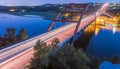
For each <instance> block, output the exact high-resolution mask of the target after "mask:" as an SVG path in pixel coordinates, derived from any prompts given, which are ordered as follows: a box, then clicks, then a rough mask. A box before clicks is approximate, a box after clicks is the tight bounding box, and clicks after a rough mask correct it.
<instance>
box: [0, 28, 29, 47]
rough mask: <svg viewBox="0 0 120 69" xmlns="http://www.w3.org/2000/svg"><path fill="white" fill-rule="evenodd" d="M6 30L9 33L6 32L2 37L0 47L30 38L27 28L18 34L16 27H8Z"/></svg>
mask: <svg viewBox="0 0 120 69" xmlns="http://www.w3.org/2000/svg"><path fill="white" fill-rule="evenodd" d="M6 32H7V33H6V34H4V37H0V48H2V47H4V46H8V45H10V44H14V43H16V42H17V41H20V40H25V39H27V38H28V36H27V33H26V30H25V29H24V28H22V29H21V30H20V32H19V34H18V35H16V29H15V28H7V29H6Z"/></svg>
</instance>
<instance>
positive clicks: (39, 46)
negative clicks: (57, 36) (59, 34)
mask: <svg viewBox="0 0 120 69" xmlns="http://www.w3.org/2000/svg"><path fill="white" fill-rule="evenodd" d="M50 49H51V48H50V46H47V45H46V43H44V42H40V41H38V42H37V43H36V46H35V47H34V50H35V53H34V58H33V59H32V62H31V64H30V66H29V69H47V67H48V62H49V61H48V54H49V51H50Z"/></svg>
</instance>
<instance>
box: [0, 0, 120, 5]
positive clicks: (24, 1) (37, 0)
mask: <svg viewBox="0 0 120 69" xmlns="http://www.w3.org/2000/svg"><path fill="white" fill-rule="evenodd" d="M88 2H112V3H120V0H0V5H7V6H11V5H30V6H31V5H42V4H46V3H53V4H56V3H88Z"/></svg>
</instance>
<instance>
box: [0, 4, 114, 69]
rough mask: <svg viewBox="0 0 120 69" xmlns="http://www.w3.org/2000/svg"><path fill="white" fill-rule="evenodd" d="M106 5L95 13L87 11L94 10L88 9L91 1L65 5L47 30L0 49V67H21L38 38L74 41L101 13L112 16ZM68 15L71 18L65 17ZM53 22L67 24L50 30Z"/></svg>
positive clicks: (47, 41) (28, 58) (30, 55)
mask: <svg viewBox="0 0 120 69" xmlns="http://www.w3.org/2000/svg"><path fill="white" fill-rule="evenodd" d="M108 5H109V4H104V5H103V6H102V7H101V8H100V9H99V10H98V11H96V12H95V13H89V11H94V10H91V9H90V8H92V7H94V6H93V4H91V3H90V4H70V5H68V6H65V7H64V8H63V9H62V10H61V11H60V12H59V13H58V14H57V15H56V17H55V18H54V20H53V21H52V23H51V24H50V26H49V27H48V30H47V31H48V32H46V33H44V34H42V35H39V36H36V37H34V38H31V39H28V40H26V41H23V42H20V43H18V44H15V45H12V46H10V47H8V48H5V49H2V50H0V69H23V68H24V67H25V65H26V64H28V63H29V62H30V60H31V58H32V57H33V55H32V54H33V53H34V49H33V47H34V46H35V44H36V42H37V41H38V40H41V41H44V42H46V43H47V44H50V43H51V41H52V40H53V39H55V38H58V39H59V41H60V45H63V44H64V43H66V42H68V41H70V40H71V42H74V41H75V39H76V36H77V35H78V34H79V32H80V31H82V30H83V29H84V28H86V27H87V26H88V25H89V24H91V22H92V21H94V20H95V19H96V18H97V17H99V16H101V15H103V14H104V15H107V16H109V17H112V16H111V15H109V14H108V13H107V12H106V9H107V7H108ZM73 10H74V11H73ZM88 13H89V14H88ZM70 14H72V15H70ZM68 15H70V16H71V18H67V16H68ZM55 22H67V23H68V25H65V26H63V27H60V28H57V29H55V30H51V29H52V27H53V25H54V24H55Z"/></svg>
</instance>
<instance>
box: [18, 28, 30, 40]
mask: <svg viewBox="0 0 120 69" xmlns="http://www.w3.org/2000/svg"><path fill="white" fill-rule="evenodd" d="M27 38H28V35H27V33H26V30H25V29H24V28H22V29H21V30H20V32H19V34H18V40H19V41H20V40H25V39H27Z"/></svg>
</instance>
